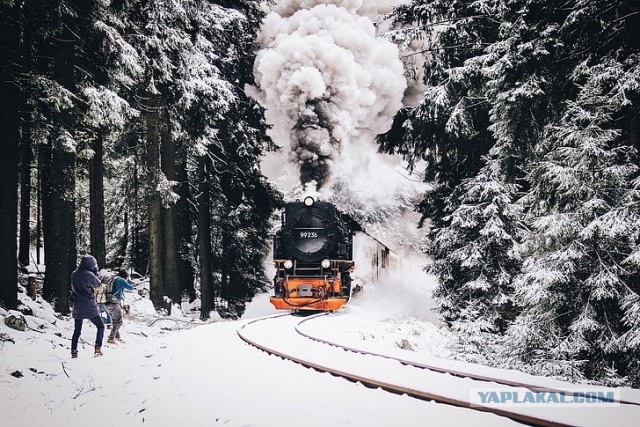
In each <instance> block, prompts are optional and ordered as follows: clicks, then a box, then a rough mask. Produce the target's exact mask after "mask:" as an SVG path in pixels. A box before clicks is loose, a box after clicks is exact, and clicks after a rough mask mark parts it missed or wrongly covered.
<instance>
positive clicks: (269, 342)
mask: <svg viewBox="0 0 640 427" xmlns="http://www.w3.org/2000/svg"><path fill="white" fill-rule="evenodd" d="M323 316H325V313H322V314H318V315H313V316H310V317H306V318H301V317H296V316H292V315H289V314H281V315H276V316H272V317H268V318H263V319H256V320H254V321H251V322H249V323H247V324H245V325H244V326H243V327H242V328H240V329H239V330H238V335H239V337H240V338H241V339H243V340H244V341H245V342H247V343H248V344H250V345H252V346H254V347H256V348H259V349H260V350H263V351H265V352H267V353H269V354H272V355H276V356H279V357H281V358H283V359H286V360H290V361H293V362H295V363H298V364H301V365H303V366H306V367H308V368H313V369H315V370H317V371H320V372H327V373H330V374H332V375H335V376H338V377H342V378H345V379H348V380H350V381H354V382H360V383H362V384H363V385H365V386H367V387H375V388H380V389H382V390H385V391H388V392H391V393H396V394H406V395H408V396H411V397H414V398H416V399H421V400H426V401H435V402H439V403H444V404H448V405H453V406H457V407H462V408H468V409H471V410H476V411H482V412H488V413H492V414H495V415H498V416H501V417H506V418H509V419H511V420H514V421H517V422H520V423H524V424H528V425H533V426H601V425H607V424H609V425H618V423H617V422H616V420H626V423H627V424H628V425H633V420H637V419H638V418H639V417H640V405H639V404H638V402H634V401H628V400H618V401H616V402H615V403H616V405H615V406H608V407H600V408H596V407H592V406H593V405H591V406H590V405H585V406H584V407H581V408H575V407H574V408H571V407H550V406H545V407H534V406H533V405H532V406H519V407H492V406H488V405H480V404H472V403H471V401H470V394H471V391H472V389H489V388H490V389H492V390H494V389H495V390H501V391H504V392H509V391H510V390H515V389H516V388H518V389H527V390H531V391H535V392H546V393H564V394H565V395H568V396H570V395H571V391H569V390H561V389H554V388H549V387H542V386H539V385H532V384H526V383H523V382H517V381H510V380H505V379H500V378H493V377H490V376H487V375H477V374H474V373H472V372H462V371H456V370H449V369H445V368H442V367H437V366H430V365H426V364H421V363H416V362H414V361H410V360H406V359H401V358H396V357H392V356H388V355H384V354H379V353H374V352H369V351H365V350H361V349H357V348H353V347H349V346H345V345H341V344H339V343H335V342H332V341H329V340H326V339H323V338H321V337H317V336H313V335H311V334H309V333H306V332H304V331H303V330H302V328H301V325H302V324H304V323H306V322H311V321H320V320H319V319H321V318H322V317H323ZM371 372H375V373H376V374H375V376H372V374H371ZM434 384H435V385H437V386H434ZM436 388H437V389H436ZM629 423H631V424H629Z"/></svg>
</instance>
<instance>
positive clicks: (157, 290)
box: [146, 102, 165, 308]
mask: <svg viewBox="0 0 640 427" xmlns="http://www.w3.org/2000/svg"><path fill="white" fill-rule="evenodd" d="M146 120H147V186H148V191H149V193H148V197H149V287H150V296H151V301H152V302H153V304H154V305H155V306H156V307H157V308H160V307H164V305H165V304H164V299H163V297H164V280H163V279H164V278H163V277H162V246H163V245H162V204H161V202H160V195H159V194H158V190H157V186H158V179H159V178H158V177H159V173H160V129H159V125H160V123H159V114H158V109H157V107H156V106H155V104H154V103H153V102H151V105H149V106H148V108H147V113H146Z"/></svg>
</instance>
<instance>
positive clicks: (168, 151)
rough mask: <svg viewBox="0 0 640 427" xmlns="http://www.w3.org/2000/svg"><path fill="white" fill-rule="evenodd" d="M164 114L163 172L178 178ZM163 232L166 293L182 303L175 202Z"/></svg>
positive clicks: (166, 213)
mask: <svg viewBox="0 0 640 427" xmlns="http://www.w3.org/2000/svg"><path fill="white" fill-rule="evenodd" d="M163 116H164V120H163V121H164V123H163V124H162V125H161V127H160V129H161V130H160V140H161V142H162V154H161V156H160V157H161V164H162V172H163V173H164V175H165V177H166V178H167V179H168V180H169V181H175V179H176V172H175V170H176V167H175V157H176V147H175V142H174V141H173V138H172V137H171V133H170V129H169V115H168V114H167V113H166V111H165V114H164V115H163ZM162 220H163V224H164V226H163V232H164V242H163V243H164V262H163V276H162V277H163V278H164V291H165V294H166V295H167V296H168V297H169V298H170V299H171V301H172V302H173V303H175V304H180V302H181V295H180V282H179V277H178V259H179V258H180V253H179V247H178V240H177V232H176V221H175V204H174V205H171V206H169V207H168V208H163V212H162Z"/></svg>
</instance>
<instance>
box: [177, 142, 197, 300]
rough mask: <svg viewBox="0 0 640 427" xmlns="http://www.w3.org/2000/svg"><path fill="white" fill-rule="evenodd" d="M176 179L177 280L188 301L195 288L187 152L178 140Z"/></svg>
mask: <svg viewBox="0 0 640 427" xmlns="http://www.w3.org/2000/svg"><path fill="white" fill-rule="evenodd" d="M176 154H177V155H176V158H177V159H178V161H177V162H176V180H177V181H178V186H177V188H176V192H177V193H178V196H180V198H179V199H178V202H177V203H176V206H175V211H176V216H175V218H176V233H177V240H178V251H179V253H180V256H179V258H178V281H179V283H180V293H181V294H186V295H188V296H189V301H190V302H191V301H193V300H194V299H196V290H195V288H194V286H193V281H194V272H193V267H192V265H191V262H190V259H191V251H190V249H189V248H190V247H191V224H192V221H191V212H190V211H189V197H190V195H189V177H188V174H187V153H186V150H184V148H183V147H182V144H180V143H179V142H178V143H177V144H176Z"/></svg>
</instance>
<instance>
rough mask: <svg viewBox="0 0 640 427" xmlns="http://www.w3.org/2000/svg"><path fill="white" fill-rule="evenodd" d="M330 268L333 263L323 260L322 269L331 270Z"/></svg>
mask: <svg viewBox="0 0 640 427" xmlns="http://www.w3.org/2000/svg"><path fill="white" fill-rule="evenodd" d="M329 267H331V261H329V260H328V259H323V260H322V268H329Z"/></svg>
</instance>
